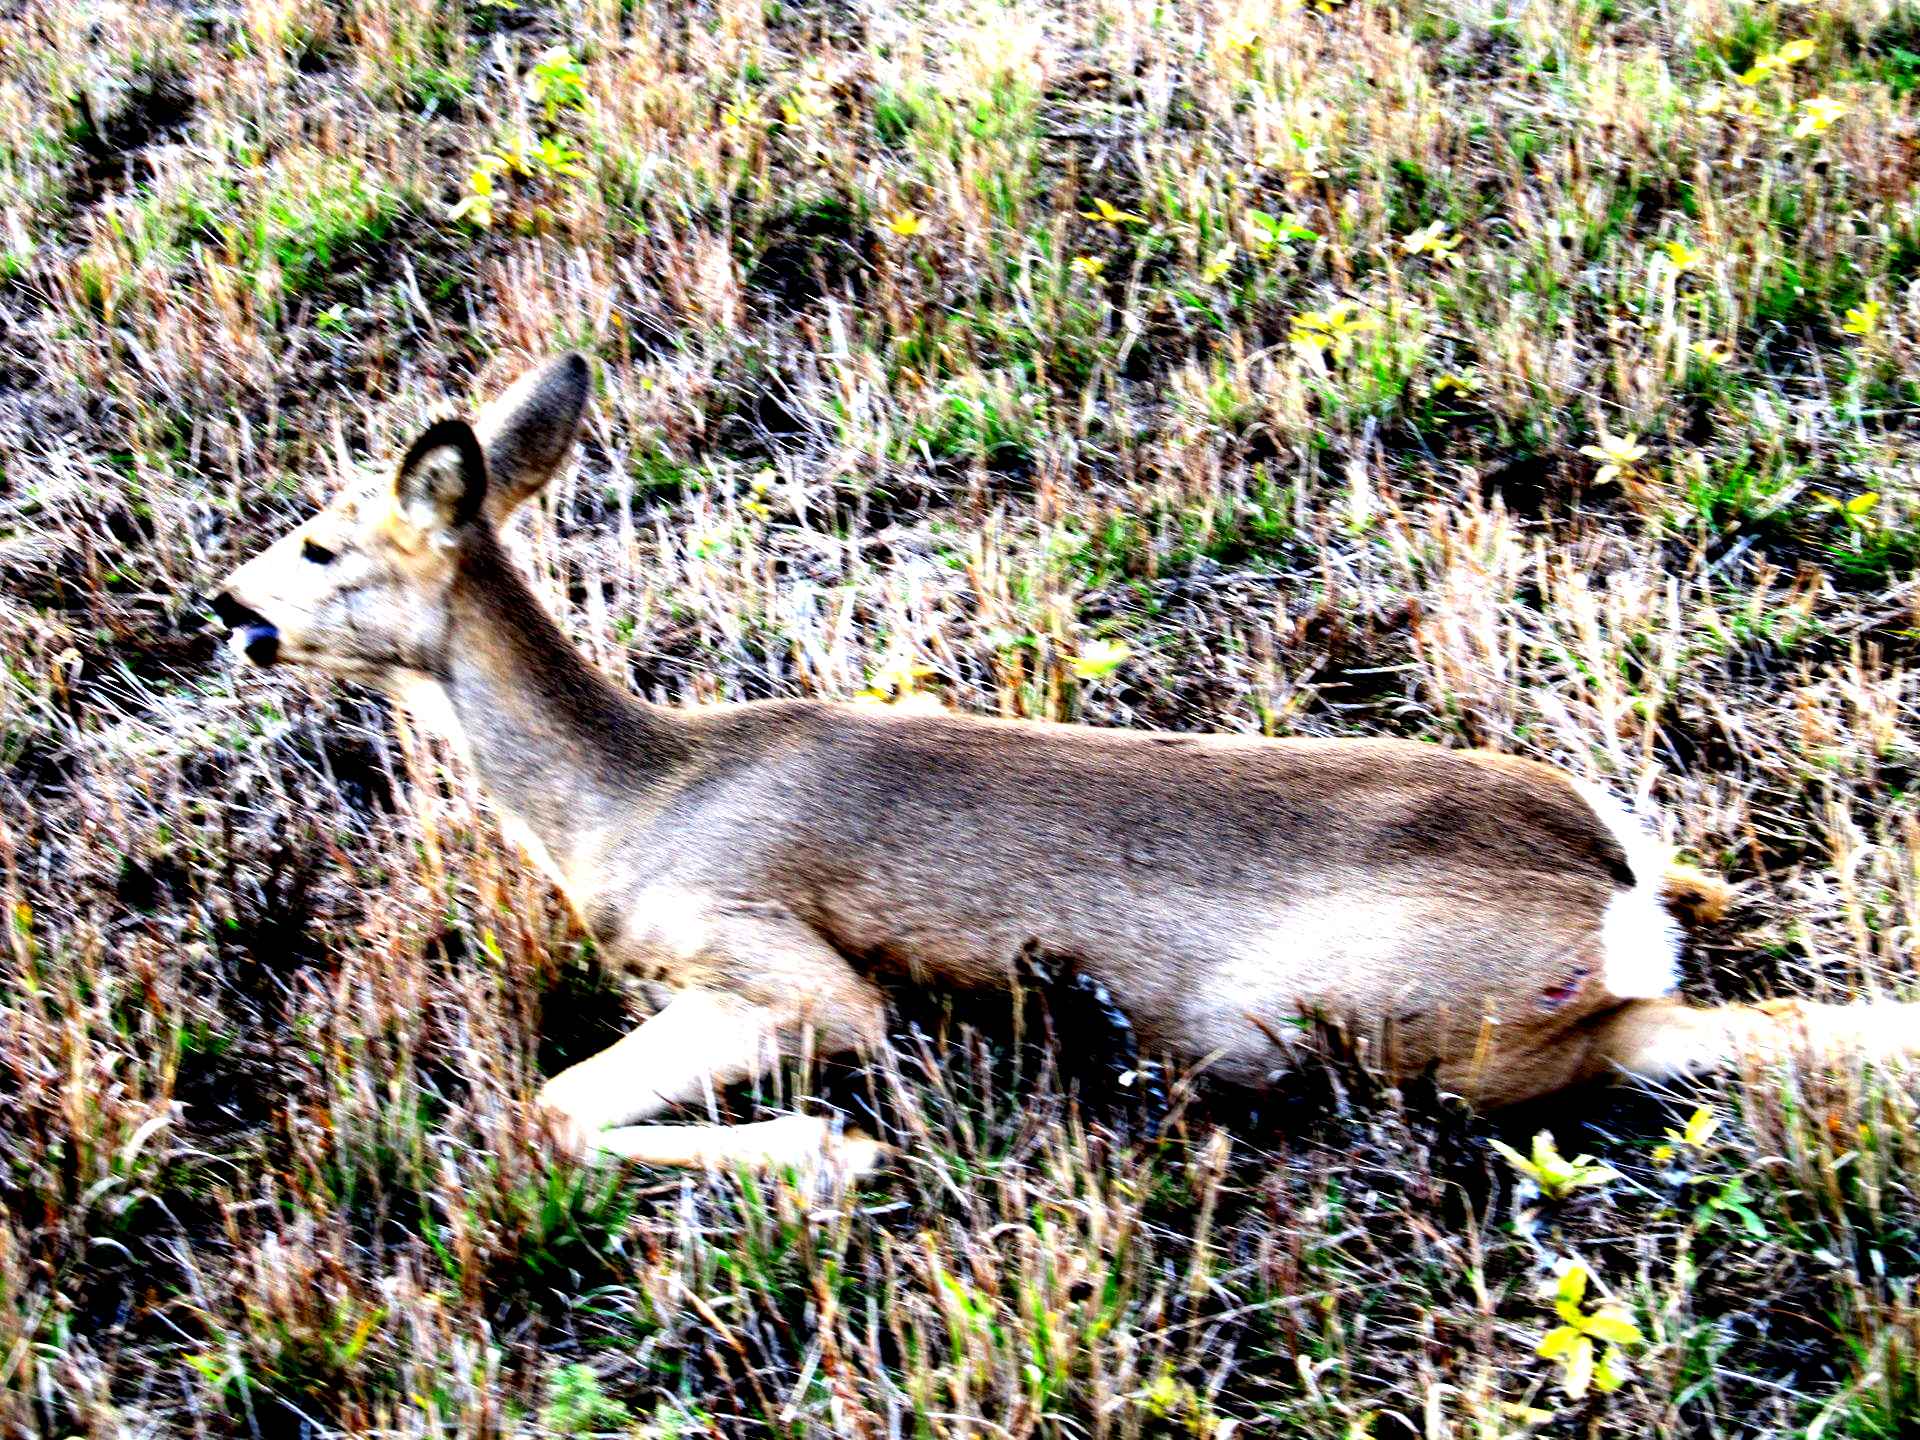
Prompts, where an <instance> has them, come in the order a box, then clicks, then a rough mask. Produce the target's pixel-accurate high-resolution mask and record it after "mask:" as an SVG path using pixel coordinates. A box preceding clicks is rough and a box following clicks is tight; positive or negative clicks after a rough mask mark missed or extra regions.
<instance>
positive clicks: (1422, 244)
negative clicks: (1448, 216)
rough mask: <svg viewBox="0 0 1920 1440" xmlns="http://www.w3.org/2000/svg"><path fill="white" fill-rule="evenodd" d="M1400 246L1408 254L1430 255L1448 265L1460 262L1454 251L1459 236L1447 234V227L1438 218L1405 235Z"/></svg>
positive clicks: (1457, 246)
mask: <svg viewBox="0 0 1920 1440" xmlns="http://www.w3.org/2000/svg"><path fill="white" fill-rule="evenodd" d="M1400 248H1401V249H1402V250H1404V251H1406V252H1407V254H1409V255H1426V256H1430V257H1431V258H1433V259H1435V260H1439V261H1442V262H1444V263H1445V264H1448V265H1458V264H1459V263H1460V257H1459V255H1458V254H1456V253H1455V252H1456V251H1457V250H1459V248H1460V237H1459V236H1458V235H1449V234H1447V227H1446V226H1445V225H1444V224H1442V223H1441V222H1440V221H1438V220H1436V221H1434V222H1433V224H1431V225H1427V226H1424V227H1422V228H1421V229H1419V230H1416V231H1414V232H1413V233H1412V234H1411V235H1409V236H1407V237H1406V238H1405V239H1403V240H1402V241H1401V242H1400Z"/></svg>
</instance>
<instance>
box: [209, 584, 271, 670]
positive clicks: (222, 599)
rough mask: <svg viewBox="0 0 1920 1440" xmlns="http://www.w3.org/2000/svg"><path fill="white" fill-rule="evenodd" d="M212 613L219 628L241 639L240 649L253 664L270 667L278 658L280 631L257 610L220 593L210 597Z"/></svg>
mask: <svg viewBox="0 0 1920 1440" xmlns="http://www.w3.org/2000/svg"><path fill="white" fill-rule="evenodd" d="M213 613H214V614H215V615H217V616H219V617H220V623H221V624H222V625H224V626H226V627H227V629H229V630H232V631H234V632H236V633H237V634H238V635H239V636H240V649H241V651H242V652H243V653H244V654H245V655H246V657H247V658H248V659H249V660H251V661H252V662H253V663H254V664H256V665H271V664H273V662H274V661H275V660H276V659H278V658H279V656H280V632H279V630H278V629H276V628H275V627H274V624H273V622H272V621H271V620H269V619H267V617H266V616H264V615H262V614H261V613H260V612H259V611H258V610H255V609H253V608H252V607H251V606H248V605H244V604H242V603H241V602H240V601H238V600H236V599H234V598H233V596H232V595H230V594H228V593H227V592H226V591H225V590H222V591H221V592H220V593H219V594H218V595H216V596H214V597H213Z"/></svg>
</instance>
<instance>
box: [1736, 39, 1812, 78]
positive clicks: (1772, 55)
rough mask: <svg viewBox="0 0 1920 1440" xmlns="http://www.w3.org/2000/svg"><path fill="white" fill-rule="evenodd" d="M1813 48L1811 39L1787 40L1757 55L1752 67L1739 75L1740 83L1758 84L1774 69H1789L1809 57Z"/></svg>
mask: <svg viewBox="0 0 1920 1440" xmlns="http://www.w3.org/2000/svg"><path fill="white" fill-rule="evenodd" d="M1815 48H1816V47H1815V46H1814V43H1813V41H1811V40H1792V41H1789V42H1788V43H1787V44H1785V45H1782V46H1781V47H1780V48H1779V49H1778V50H1773V51H1770V52H1768V53H1767V54H1764V55H1761V56H1760V57H1758V58H1757V59H1756V60H1755V61H1754V62H1753V68H1752V69H1751V70H1748V71H1747V72H1746V73H1745V74H1743V75H1742V76H1741V77H1740V83H1741V84H1742V85H1758V84H1759V83H1760V82H1761V81H1762V80H1764V79H1766V78H1767V76H1769V75H1771V74H1773V73H1774V72H1775V71H1776V70H1791V69H1792V68H1793V67H1794V66H1795V65H1798V64H1799V63H1800V62H1801V61H1802V60H1805V59H1808V58H1809V57H1811V56H1812V54H1813V52H1814V49H1815Z"/></svg>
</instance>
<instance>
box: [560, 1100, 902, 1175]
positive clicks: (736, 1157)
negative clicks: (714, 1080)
mask: <svg viewBox="0 0 1920 1440" xmlns="http://www.w3.org/2000/svg"><path fill="white" fill-rule="evenodd" d="M885 1148H886V1147H885V1146H883V1145H881V1144H880V1142H879V1141H877V1140H871V1139H868V1138H867V1137H866V1136H864V1135H835V1134H834V1133H833V1130H832V1127H831V1126H830V1125H829V1124H828V1123H827V1122H826V1121H825V1120H823V1119H821V1118H819V1117H818V1116H814V1115H783V1116H781V1117H780V1118H779V1119H778V1120H760V1121H756V1122H754V1123H753V1124H750V1125H623V1126H621V1127H620V1128H618V1129H615V1130H608V1131H605V1132H603V1133H602V1134H600V1135H598V1136H596V1137H595V1139H594V1142H593V1150H594V1152H595V1153H596V1154H598V1155H601V1156H606V1157H609V1158H617V1159H622V1160H637V1161H639V1162H640V1163H641V1164H643V1165H675V1166H682V1167H687V1168H704V1169H708V1170H722V1169H729V1168H732V1167H734V1166H743V1167H746V1168H748V1169H754V1170H775V1171H779V1170H794V1171H798V1172H800V1173H801V1174H803V1175H810V1174H813V1173H815V1172H816V1171H819V1170H821V1169H823V1168H824V1169H828V1170H831V1171H834V1172H835V1173H837V1174H840V1175H845V1176H848V1177H853V1176H859V1175H865V1174H867V1173H868V1172H869V1171H871V1170H872V1169H873V1168H874V1167H875V1166H876V1165H878V1164H879V1162H880V1159H881V1156H882V1155H883V1154H884V1153H885Z"/></svg>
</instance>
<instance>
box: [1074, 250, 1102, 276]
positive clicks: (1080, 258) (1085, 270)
mask: <svg viewBox="0 0 1920 1440" xmlns="http://www.w3.org/2000/svg"><path fill="white" fill-rule="evenodd" d="M1073 269H1074V270H1075V271H1077V272H1078V273H1079V274H1082V275H1084V276H1086V277H1087V279H1089V280H1098V279H1099V278H1100V277H1101V276H1102V275H1104V274H1106V273H1107V262H1106V261H1105V260H1103V259H1101V258H1100V257H1099V256H1097V255H1076V256H1074V257H1073Z"/></svg>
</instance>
